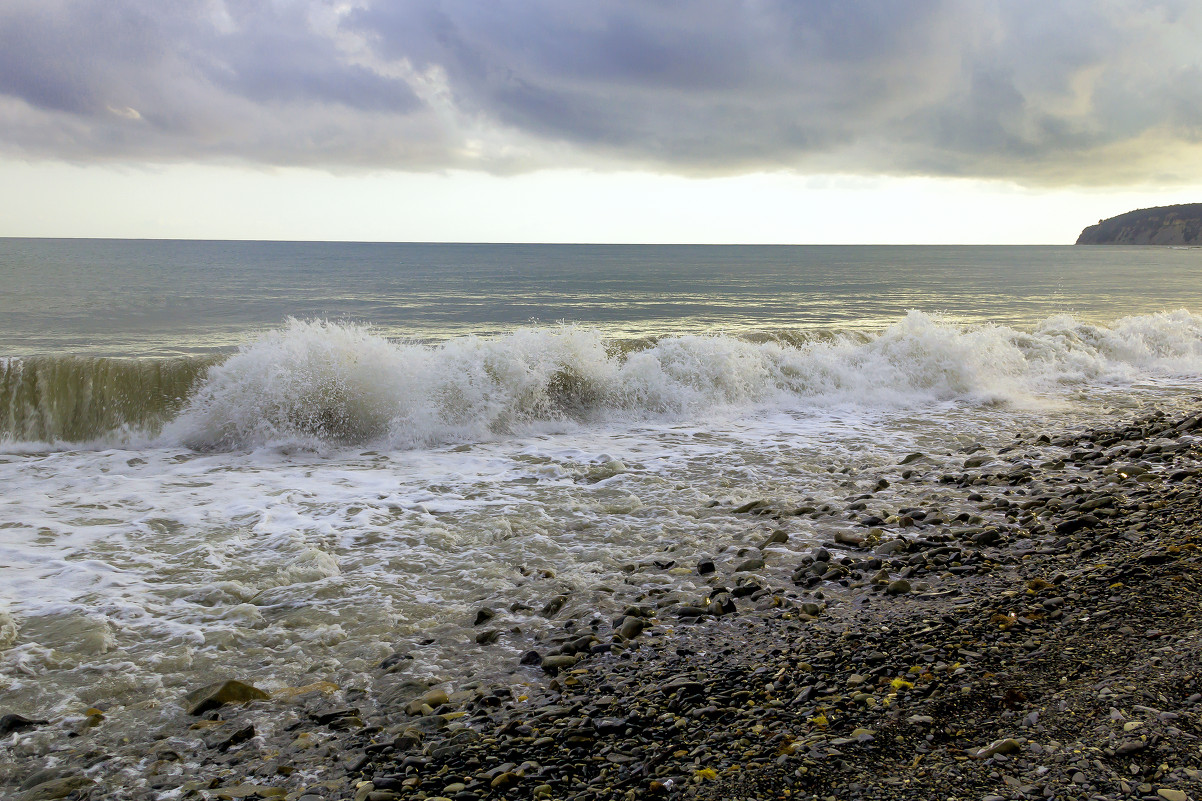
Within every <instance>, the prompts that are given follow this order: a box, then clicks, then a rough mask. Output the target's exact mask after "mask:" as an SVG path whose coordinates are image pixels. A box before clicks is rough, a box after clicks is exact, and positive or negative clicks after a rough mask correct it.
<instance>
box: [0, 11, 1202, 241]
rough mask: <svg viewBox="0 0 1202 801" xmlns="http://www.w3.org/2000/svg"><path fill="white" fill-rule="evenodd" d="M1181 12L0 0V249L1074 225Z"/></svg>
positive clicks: (1117, 192) (1201, 175) (1118, 204)
mask: <svg viewBox="0 0 1202 801" xmlns="http://www.w3.org/2000/svg"><path fill="white" fill-rule="evenodd" d="M1200 41H1202V3H1198V2H1196V0H1167V1H1166V2H1152V1H1147V2H1119V1H1116V0H1063V2H1058V1H1057V0H1039V1H1038V2H1035V1H1033V0H947V1H946V2H945V1H943V0H907V1H905V2H901V1H900V0H840V2H837V3H836V2H829V0H742V2H740V1H739V0H690V2H672V1H671V0H591V1H590V2H573V1H572V0H510V1H509V2H497V1H496V0H474V1H473V0H441V1H440V0H429V1H428V2H421V1H420V0H413V1H412V2H405V1H404V0H257V1H256V0H172V2H169V3H164V2H158V1H157V0H103V1H101V0H4V2H3V3H2V4H0V186H3V187H5V191H3V192H0V236H112V237H167V238H232V239H330V240H342V239H349V240H386V241H398V240H399V241H536V242H537V241H557V242H563V241H567V242H782V243H891V244H900V243H932V244H942V243H981V244H986V243H997V244H1022V243H1030V244H1070V243H1071V242H1072V241H1073V240H1075V238H1076V236H1077V234H1078V233H1079V232H1080V230H1081V228H1083V227H1084V226H1086V225H1089V224H1092V223H1095V222H1097V221H1098V220H1099V219H1101V218H1102V217H1109V216H1113V215H1115V214H1119V213H1122V212H1124V211H1128V210H1130V209H1133V208H1142V207H1147V206H1155V205H1167V204H1170V203H1185V202H1200V201H1202V47H1199V46H1198V43H1199V42H1200Z"/></svg>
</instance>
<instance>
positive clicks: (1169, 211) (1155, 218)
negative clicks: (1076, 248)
mask: <svg viewBox="0 0 1202 801" xmlns="http://www.w3.org/2000/svg"><path fill="white" fill-rule="evenodd" d="M1077 244H1078V245H1202V203H1185V204H1182V205H1179V206H1157V207H1156V208H1152V209H1139V210H1137V211H1129V212H1127V213H1126V214H1120V215H1118V216H1117V217H1111V218H1110V219H1108V220H1099V221H1098V224H1097V225H1091V226H1089V227H1088V228H1086V229H1085V230H1084V231H1082V232H1081V236H1079V237H1077Z"/></svg>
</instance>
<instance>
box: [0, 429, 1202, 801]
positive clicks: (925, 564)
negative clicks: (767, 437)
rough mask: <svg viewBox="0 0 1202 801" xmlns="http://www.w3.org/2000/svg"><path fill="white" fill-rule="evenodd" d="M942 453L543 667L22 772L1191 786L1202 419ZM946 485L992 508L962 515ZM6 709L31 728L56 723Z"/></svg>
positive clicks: (740, 785) (162, 785)
mask: <svg viewBox="0 0 1202 801" xmlns="http://www.w3.org/2000/svg"><path fill="white" fill-rule="evenodd" d="M1199 408H1202V405H1200V407H1199ZM928 464H929V462H928V461H927V460H926V459H925V457H924V456H923V455H921V454H915V455H913V456H912V457H908V458H907V459H906V460H905V464H901V465H898V467H897V471H896V476H895V477H894V478H892V479H891V480H892V481H893V483H894V484H895V486H894V490H896V489H897V486H896V484H899V483H900V484H901V485H902V486H904V487H905V489H906V492H907V493H908V497H910V498H912V500H911V504H910V506H909V507H906V508H904V509H899V510H897V512H898V513H897V514H896V515H892V516H890V517H889V518H888V519H883V520H882V519H877V518H875V517H872V516H868V517H865V518H864V519H863V525H862V530H863V534H862V536H859V535H847V534H843V535H841V537H840V541H839V542H835V541H834V540H833V539H832V540H831V541H830V542H828V543H825V544H823V545H822V546H821V547H816V548H814V549H813V550H812V551H811V552H810V553H808V554H807V555H805V556H802V557H800V558H799V559H798V561H797V564H796V565H795V569H794V572H793V576H792V582H786V583H784V584H783V585H779V584H775V583H773V582H771V581H769V580H768V579H766V578H765V577H764V576H762V575H760V574H759V573H758V572H757V569H756V566H755V564H754V562H755V554H754V553H752V554H749V558H748V560H747V562H745V563H744V565H743V566H742V567H743V569H742V570H741V571H740V572H736V573H734V574H726V575H722V574H719V573H716V572H712V573H711V572H709V571H710V570H711V567H712V566H711V565H707V564H705V563H704V562H703V563H702V564H699V565H697V566H696V568H695V569H697V570H698V572H701V573H702V574H704V575H706V577H707V580H708V581H709V584H710V591H709V592H708V593H707V595H706V597H704V598H700V597H699V598H697V599H695V601H693V602H690V603H679V602H677V603H673V604H671V605H665V606H662V607H661V606H657V605H656V604H655V603H652V602H648V603H646V604H640V605H639V606H634V607H630V608H628V609H627V610H625V613H624V614H623V615H620V616H618V617H617V618H615V619H613V620H610V621H604V622H603V623H602V624H601V625H599V626H597V627H596V628H595V629H594V628H592V627H589V626H588V625H586V624H581V626H580V627H578V628H576V629H569V628H565V629H564V633H563V636H562V637H559V638H557V639H558V640H559V642H557V643H554V647H553V648H550V649H546V650H544V651H542V652H539V653H533V652H531V653H530V654H527V658H526V659H524V660H523V661H524V662H526V663H528V666H527V667H525V668H524V669H523V672H522V673H520V674H519V676H520V677H521V678H522V682H524V683H522V684H479V685H475V686H470V685H469V686H468V687H466V688H460V689H459V691H458V692H454V693H451V694H450V695H448V694H447V693H446V692H444V691H443V690H442V689H441V688H439V687H425V686H423V685H417V684H401V685H399V686H397V687H396V690H397V691H398V694H397V695H396V696H394V697H393V698H392V699H368V698H366V696H365V694H364V691H356V690H353V689H350V688H334V687H332V686H329V687H325V686H313V687H309V688H301V690H300V691H298V692H296V693H294V694H291V695H289V696H287V697H285V696H279V695H278V694H277V696H278V697H276V698H273V699H271V700H264V701H254V702H252V705H253V706H252V708H251V709H244V708H243V707H241V706H238V705H237V704H226V705H222V706H215V707H214V708H211V709H209V710H208V711H207V712H203V713H201V714H198V715H196V716H194V720H195V721H196V723H195V725H194V726H193V727H192V729H190V730H189V731H184V732H181V733H180V736H181V737H187V738H191V740H192V741H195V743H196V747H195V749H194V750H191V751H189V752H187V753H180V752H179V751H178V750H176V748H174V747H169V745H168V744H166V743H164V744H163V745H162V746H161V747H160V748H158V749H157V750H155V751H153V752H152V753H150V754H148V758H147V762H146V764H145V766H144V768H145V770H144V775H143V776H142V777H140V779H141V781H139V782H138V785H139V786H138V787H137V788H136V789H135V788H134V787H133V786H126V787H123V786H122V784H123V781H126V780H129V781H130V782H131V785H132V779H133V777H127V779H123V778H122V777H121V776H117V775H106V774H105V772H104V759H103V755H96V754H92V755H91V756H90V757H87V756H86V749H81V751H80V752H79V754H80V755H79V757H78V760H79V761H78V763H77V764H72V761H71V760H70V759H68V760H66V761H65V762H60V763H57V764H56V765H54V766H53V767H52V768H50V769H47V768H43V769H42V770H40V772H38V771H36V770H35V769H34V768H36V765H35V763H34V762H33V761H31V760H18V761H14V762H13V766H12V767H9V768H5V769H3V770H0V787H3V788H5V792H6V793H8V794H9V797H13V798H16V799H23V801H34V800H35V799H49V798H59V797H72V796H73V797H79V798H85V797H92V798H109V797H121V798H165V797H170V798H177V799H198V798H212V799H222V798H228V799H234V798H256V797H257V798H270V797H286V798H290V799H301V800H302V801H318V799H356V800H357V801H390V799H408V798H413V799H422V798H425V799H430V798H451V799H455V801H470V799H484V798H548V799H579V800H581V801H582V800H583V799H591V798H613V799H623V798H645V797H662V798H690V799H692V798H695V799H727V798H748V799H752V798H754V799H765V798H815V799H829V798H835V799H840V800H841V801H842V800H843V799H857V798H878V799H879V798H912V799H930V798H940V799H943V798H973V799H979V798H982V799H993V801H998V800H999V799H1006V798H1063V799H1070V798H1072V799H1075V798H1116V799H1117V798H1148V799H1161V800H1162V801H1184V800H1185V799H1191V798H1196V797H1197V792H1198V788H1199V787H1200V786H1202V782H1200V779H1202V773H1200V772H1199V771H1202V752H1200V750H1199V744H1200V743H1202V740H1200V739H1199V738H1200V737H1202V669H1199V665H1200V664H1202V624H1200V622H1199V617H1198V608H1199V602H1198V599H1199V598H1200V597H1202V556H1200V551H1199V547H1200V546H1202V479H1200V476H1202V470H1200V468H1202V414H1200V413H1197V412H1196V413H1194V414H1192V415H1190V416H1184V417H1177V418H1167V417H1164V416H1158V415H1154V416H1152V417H1149V418H1147V419H1144V420H1141V421H1138V422H1136V423H1132V424H1130V425H1125V426H1122V427H1118V428H1115V429H1112V430H1096V431H1091V432H1075V433H1071V434H1068V433H1065V434H1061V433H1058V432H1055V431H1049V432H1044V433H1041V432H1033V433H1032V434H1031V435H1030V436H1028V437H1026V438H1024V439H1021V440H1018V441H1016V442H1015V443H1014V444H1012V445H1010V446H1007V447H1005V448H1003V449H1001V451H999V452H992V451H987V450H977V451H975V452H972V453H967V454H965V455H964V459H963V462H962V467H961V468H960V469H957V470H954V471H948V470H947V468H933V467H928V466H927V465H928ZM949 498H955V499H956V501H957V508H958V509H959V508H962V505H961V502H968V503H970V504H972V505H973V507H974V508H975V509H976V511H975V512H974V513H964V512H961V513H958V514H956V515H955V516H954V517H953V516H951V515H944V514H943V513H942V511H941V505H943V504H944V503H945V502H946V501H947V499H949ZM871 503H872V499H871V494H870V493H869V494H866V495H864V496H862V497H861V498H860V499H858V500H857V499H849V503H848V507H849V508H851V509H859V510H864V509H865V507H868V508H869V511H870V507H871ZM861 504H863V505H861ZM732 513H735V514H741V515H746V516H748V517H749V519H751V518H754V519H757V520H762V519H764V518H768V519H771V518H772V517H774V516H779V517H780V518H781V519H784V518H785V517H787V516H788V515H820V514H821V512H820V511H819V510H806V509H804V508H803V509H774V508H772V507H771V506H770V505H769V504H767V503H755V502H751V503H749V504H748V505H746V506H741V507H738V508H737V509H735V510H732ZM550 606H551V604H549V607H550ZM555 613H556V610H554V609H550V608H548V610H547V614H548V615H550V616H552V617H554V615H555ZM398 667H403V665H399V664H398V663H396V662H394V663H393V664H391V665H390V664H387V663H385V664H382V665H381V666H380V668H379V669H380V670H381V671H389V670H395V669H397V668H398ZM369 701H370V703H369ZM264 709H276V710H279V714H280V715H285V714H286V715H287V716H288V719H289V720H291V721H292V723H290V724H289V725H288V726H282V727H280V729H279V730H278V731H277V732H276V733H274V734H272V735H270V736H261V735H258V734H257V733H256V732H255V730H254V727H253V725H251V724H250V722H249V719H248V716H249V714H250V712H251V711H257V712H259V713H261V712H262V711H263V710H264ZM376 709H378V710H379V711H369V710H376ZM98 714H99V713H98ZM4 725H5V726H6V731H5V737H6V738H9V741H11V742H12V743H19V741H20V739H21V738H22V737H27V736H36V735H37V731H38V729H39V727H40V726H41V725H43V724H40V723H38V722H36V721H25V722H23V723H22V722H21V721H13V720H6V722H5V724H4ZM85 731H86V730H85ZM84 736H85V737H86V733H85V734H84ZM81 742H82V740H81ZM19 751H20V749H19V746H14V748H13V751H12V753H13V754H19Z"/></svg>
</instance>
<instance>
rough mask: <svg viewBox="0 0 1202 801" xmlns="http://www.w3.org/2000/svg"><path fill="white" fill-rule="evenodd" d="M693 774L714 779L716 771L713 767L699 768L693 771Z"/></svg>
mask: <svg viewBox="0 0 1202 801" xmlns="http://www.w3.org/2000/svg"><path fill="white" fill-rule="evenodd" d="M693 775H694V776H696V777H697V778H699V779H716V778H718V772H717V771H715V770H714V769H713V768H701V769H700V770H696V771H693Z"/></svg>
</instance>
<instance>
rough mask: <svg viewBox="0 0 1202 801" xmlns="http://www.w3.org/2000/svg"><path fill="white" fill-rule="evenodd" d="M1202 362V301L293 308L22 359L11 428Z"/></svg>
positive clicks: (41, 432) (336, 416) (1017, 376)
mask: <svg viewBox="0 0 1202 801" xmlns="http://www.w3.org/2000/svg"><path fill="white" fill-rule="evenodd" d="M1200 374H1202V317H1199V316H1197V315H1194V314H1191V313H1190V312H1187V311H1184V310H1182V311H1176V312H1171V313H1161V314H1152V315H1142V316H1135V317H1127V318H1123V319H1121V320H1118V321H1116V322H1114V323H1112V324H1111V325H1109V326H1100V325H1094V324H1090V323H1086V322H1082V321H1080V320H1077V319H1075V318H1073V317H1071V316H1068V315H1061V316H1056V317H1052V318H1049V319H1048V320H1045V321H1044V322H1043V323H1042V324H1040V325H1039V326H1037V327H1036V328H1035V329H1034V330H1031V331H1020V330H1016V329H1013V328H1008V327H1005V326H996V325H985V326H963V325H957V324H955V323H953V322H951V321H948V320H945V319H942V318H941V317H939V316H938V315H929V314H924V313H921V312H911V313H910V314H908V315H907V316H906V317H904V318H903V319H901V320H899V321H898V322H896V323H894V324H893V325H891V326H889V327H887V328H885V329H884V330H883V331H881V332H879V333H877V334H865V333H857V332H842V333H841V332H838V331H825V332H818V333H815V334H804V335H803V334H798V333H797V332H778V333H776V334H766V333H763V332H761V333H760V334H757V335H750V336H744V337H736V336H728V335H712V336H664V337H661V338H658V339H652V340H639V341H633V340H632V341H612V340H611V341H607V340H606V339H605V338H604V337H603V336H602V335H601V333H600V332H598V331H596V330H594V329H587V328H574V327H561V328H526V329H520V330H517V331H515V332H513V333H512V334H509V335H507V336H504V337H500V338H496V339H485V338H478V337H463V338H460V339H455V340H451V341H449V342H446V343H443V344H439V345H419V344H407V343H398V342H393V341H390V340H388V339H385V338H383V337H381V336H379V335H377V334H376V333H374V332H373V331H372V330H371V329H370V328H368V327H364V326H359V325H353V324H340V323H333V322H325V321H300V320H289V321H288V323H287V325H286V326H285V327H283V328H281V329H278V330H275V331H271V332H268V333H267V334H265V335H263V336H262V337H260V338H259V339H257V340H256V341H254V342H251V343H249V344H247V345H244V346H243V347H242V348H240V349H239V351H238V352H237V353H235V354H233V355H231V356H229V357H228V358H226V359H224V360H222V361H219V362H216V363H213V362H208V363H205V362H203V361H201V360H172V361H161V362H149V363H146V362H132V361H121V360H106V359H95V360H84V359H71V358H63V359H41V360H38V359H30V360H17V359H13V360H9V361H8V362H7V363H5V364H4V365H3V371H2V372H0V414H3V418H0V424H3V425H4V426H5V428H4V429H3V434H4V436H5V437H6V438H7V439H9V440H18V441H29V440H41V441H56V440H57V441H79V440H87V439H92V438H96V437H101V436H105V435H109V436H111V435H112V434H113V432H114V431H116V430H122V429H127V428H133V429H137V430H140V431H156V432H160V433H159V434H158V436H159V437H160V440H161V441H164V442H166V443H169V444H175V445H186V446H188V447H191V448H195V449H202V450H209V449H240V448H253V447H259V446H263V445H269V444H278V443H296V444H301V445H303V446H311V447H322V446H324V445H330V444H333V445H338V444H353V443H364V442H376V441H382V442H384V443H386V444H388V445H391V446H393V447H400V448H406V447H425V446H433V445H439V444H445V443H452V442H465V441H480V440H484V439H491V438H495V437H497V436H503V435H505V434H511V433H516V432H521V431H523V430H529V429H530V428H531V427H533V426H538V425H542V424H546V423H563V422H566V421H575V422H583V423H588V422H594V421H598V420H612V419H617V418H619V417H620V418H623V419H634V420H650V419H689V418H696V417H699V416H703V415H709V414H713V413H726V412H731V411H733V412H736V413H737V412H738V411H741V410H747V409H749V408H784V409H804V408H812V407H820V406H827V407H829V406H832V405H849V404H850V405H855V406H866V407H877V408H885V407H894V408H896V407H906V406H912V405H916V404H922V403H928V402H933V401H941V400H963V401H966V402H974V403H989V404H996V403H1015V404H1025V403H1028V402H1032V401H1037V400H1038V399H1040V398H1047V397H1054V396H1056V394H1057V393H1061V392H1063V389H1064V387H1065V386H1066V385H1068V386H1079V385H1082V384H1091V383H1116V382H1131V381H1136V380H1140V379H1141V378H1146V377H1156V376H1166V375H1188V376H1196V375H1200Z"/></svg>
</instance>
